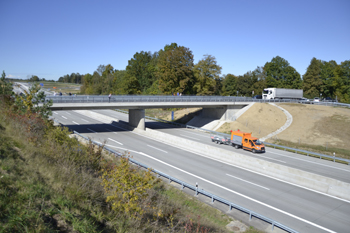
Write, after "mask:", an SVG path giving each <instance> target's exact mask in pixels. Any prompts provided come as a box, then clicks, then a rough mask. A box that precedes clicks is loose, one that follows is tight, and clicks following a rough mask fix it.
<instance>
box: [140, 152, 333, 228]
mask: <svg viewBox="0 0 350 233" xmlns="http://www.w3.org/2000/svg"><path fill="white" fill-rule="evenodd" d="M139 154H141V155H143V156H146V157H148V158H150V159H153V160H156V161H158V162H159V163H163V164H165V165H167V166H169V167H172V168H174V169H176V170H179V171H181V172H183V173H186V174H188V175H190V176H193V177H195V178H197V179H200V180H203V181H205V182H207V183H209V184H212V185H214V186H217V187H219V188H221V189H224V190H227V191H229V192H231V193H234V194H236V195H238V196H241V197H243V198H246V199H248V200H250V201H253V202H255V203H258V204H260V205H263V206H266V207H268V208H270V209H273V210H275V211H277V212H280V213H283V214H285V215H287V216H289V217H292V218H295V219H298V220H299V221H302V222H305V223H307V224H310V225H312V226H314V227H317V228H320V229H322V230H324V231H328V232H332V233H336V232H335V231H332V230H330V229H327V228H325V227H322V226H320V225H317V224H316V223H313V222H310V221H308V220H306V219H303V218H300V217H298V216H296V215H294V214H291V213H288V212H286V211H284V210H280V209H278V208H276V207H273V206H271V205H269V204H266V203H264V202H261V201H258V200H256V199H254V198H251V197H248V196H247V195H244V194H242V193H239V192H236V191H234V190H232V189H229V188H226V187H224V186H222V185H219V184H216V183H214V182H212V181H209V180H207V179H204V178H202V177H200V176H197V175H195V174H192V173H190V172H188V171H185V170H183V169H181V168H178V167H175V166H173V165H171V164H168V163H166V162H164V161H161V160H159V159H156V158H154V157H152V156H150V155H147V154H145V153H143V152H139Z"/></svg>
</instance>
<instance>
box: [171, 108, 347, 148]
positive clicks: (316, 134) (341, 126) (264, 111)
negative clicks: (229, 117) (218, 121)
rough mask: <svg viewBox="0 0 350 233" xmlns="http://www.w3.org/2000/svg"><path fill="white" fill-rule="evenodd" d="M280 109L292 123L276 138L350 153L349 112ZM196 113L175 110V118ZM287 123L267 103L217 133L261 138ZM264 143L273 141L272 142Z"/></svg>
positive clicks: (324, 109) (284, 117)
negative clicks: (242, 133)
mask: <svg viewBox="0 0 350 233" xmlns="http://www.w3.org/2000/svg"><path fill="white" fill-rule="evenodd" d="M279 106H281V107H282V108H284V109H286V110H287V111H288V112H289V113H290V114H291V115H292V116H293V123H292V124H291V126H290V127H288V128H287V129H286V130H285V131H283V132H282V133H280V134H278V135H277V138H278V139H281V140H285V141H290V142H293V143H298V142H299V140H300V143H301V144H310V145H321V146H328V147H338V148H342V149H348V150H350V143H349V141H350V109H347V108H340V107H330V106H321V105H312V104H310V105H306V104H287V103H286V104H285V103H282V104H279ZM196 110H198V109H182V110H179V111H176V112H175V113H174V114H175V119H179V118H181V117H183V116H185V115H186V114H189V113H191V112H193V111H196ZM170 117H171V115H169V117H168V118H169V120H170ZM286 120H287V118H286V115H285V114H284V113H283V112H282V111H281V110H280V109H279V108H277V107H275V106H272V105H270V104H267V103H255V104H254V105H253V106H252V107H251V108H250V109H248V110H247V111H246V112H245V113H244V114H243V115H242V116H241V117H239V118H238V120H237V121H234V122H230V123H225V124H224V125H223V126H221V127H220V128H219V129H218V130H217V131H219V132H224V133H229V132H230V131H231V130H237V129H240V130H241V131H245V132H252V133H253V136H255V137H258V138H261V137H263V136H266V135H268V134H270V133H272V132H274V131H276V130H277V129H279V128H280V127H281V126H283V125H284V124H285V122H286ZM267 141H269V142H273V139H269V140H267Z"/></svg>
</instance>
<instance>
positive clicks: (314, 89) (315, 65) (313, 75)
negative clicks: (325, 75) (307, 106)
mask: <svg viewBox="0 0 350 233" xmlns="http://www.w3.org/2000/svg"><path fill="white" fill-rule="evenodd" d="M303 81H304V83H303V90H304V95H305V96H306V97H308V98H314V97H315V96H319V94H320V92H321V86H322V80H321V61H320V60H317V59H316V58H312V60H311V62H310V65H309V66H308V67H307V70H306V73H305V74H304V76H303Z"/></svg>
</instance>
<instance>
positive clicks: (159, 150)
mask: <svg viewBox="0 0 350 233" xmlns="http://www.w3.org/2000/svg"><path fill="white" fill-rule="evenodd" d="M147 146H149V147H151V148H153V149H156V150H159V151H163V152H164V153H167V154H168V152H167V151H165V150H162V149H159V148H157V147H154V146H151V145H147Z"/></svg>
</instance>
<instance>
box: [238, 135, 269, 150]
mask: <svg viewBox="0 0 350 233" xmlns="http://www.w3.org/2000/svg"><path fill="white" fill-rule="evenodd" d="M242 143H243V145H242V147H243V149H245V150H249V151H252V152H253V153H255V152H265V146H264V144H262V143H261V142H260V141H259V139H258V138H255V137H245V138H243V142H242Z"/></svg>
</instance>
